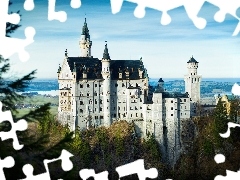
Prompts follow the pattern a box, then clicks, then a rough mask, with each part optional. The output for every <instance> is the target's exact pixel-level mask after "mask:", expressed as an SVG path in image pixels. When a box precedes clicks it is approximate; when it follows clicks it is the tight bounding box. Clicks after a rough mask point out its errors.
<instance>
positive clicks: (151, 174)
mask: <svg viewBox="0 0 240 180" xmlns="http://www.w3.org/2000/svg"><path fill="white" fill-rule="evenodd" d="M116 171H117V172H118V175H119V179H120V178H121V177H124V176H128V175H132V174H135V173H136V174H137V175H138V178H139V180H145V179H146V178H151V179H153V178H157V176H158V171H157V169H156V168H151V169H148V170H146V169H145V168H144V160H143V159H139V160H136V161H134V162H132V163H129V164H126V165H123V166H119V167H117V168H116Z"/></svg>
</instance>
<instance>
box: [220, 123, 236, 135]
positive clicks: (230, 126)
mask: <svg viewBox="0 0 240 180" xmlns="http://www.w3.org/2000/svg"><path fill="white" fill-rule="evenodd" d="M235 127H240V124H236V123H233V122H228V130H227V132H226V133H224V134H221V133H220V136H221V137H223V138H228V137H229V136H230V132H231V130H230V128H235Z"/></svg>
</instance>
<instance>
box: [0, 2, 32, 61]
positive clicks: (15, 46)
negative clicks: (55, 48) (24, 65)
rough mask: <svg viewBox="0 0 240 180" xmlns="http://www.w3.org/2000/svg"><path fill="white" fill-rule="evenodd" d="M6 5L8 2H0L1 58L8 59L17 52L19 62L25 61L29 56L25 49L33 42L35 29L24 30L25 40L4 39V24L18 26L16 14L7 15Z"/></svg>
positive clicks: (18, 19)
mask: <svg viewBox="0 0 240 180" xmlns="http://www.w3.org/2000/svg"><path fill="white" fill-rule="evenodd" d="M8 4H9V0H1V1H0V17H1V18H0V54H1V55H2V56H3V58H9V57H10V56H11V55H13V54H14V53H16V52H17V53H18V55H19V59H20V60H21V61H27V60H28V59H29V54H28V53H27V52H26V51H25V47H26V46H28V45H29V44H31V43H33V42H34V40H33V37H34V35H35V29H34V28H33V27H27V28H26V29H25V36H26V39H18V38H10V37H6V23H7V22H9V23H12V24H18V23H19V21H20V16H19V15H18V14H16V13H13V14H8Z"/></svg>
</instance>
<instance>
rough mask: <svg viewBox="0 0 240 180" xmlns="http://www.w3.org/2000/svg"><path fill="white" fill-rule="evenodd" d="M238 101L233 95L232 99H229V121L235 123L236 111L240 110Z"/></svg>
mask: <svg viewBox="0 0 240 180" xmlns="http://www.w3.org/2000/svg"><path fill="white" fill-rule="evenodd" d="M239 105H240V101H239V99H238V98H237V97H234V99H233V100H231V106H230V112H229V121H231V122H234V123H236V122H237V117H238V112H239V110H240V106H239Z"/></svg>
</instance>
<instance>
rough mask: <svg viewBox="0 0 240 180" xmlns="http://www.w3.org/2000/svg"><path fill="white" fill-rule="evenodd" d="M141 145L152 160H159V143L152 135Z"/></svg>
mask: <svg viewBox="0 0 240 180" xmlns="http://www.w3.org/2000/svg"><path fill="white" fill-rule="evenodd" d="M143 147H144V149H145V150H144V151H145V152H148V154H149V156H150V157H151V159H152V160H154V161H160V160H161V153H160V149H159V145H158V142H157V141H156V139H155V138H154V136H153V135H151V136H149V137H148V138H147V139H146V140H145V141H144V142H143Z"/></svg>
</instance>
